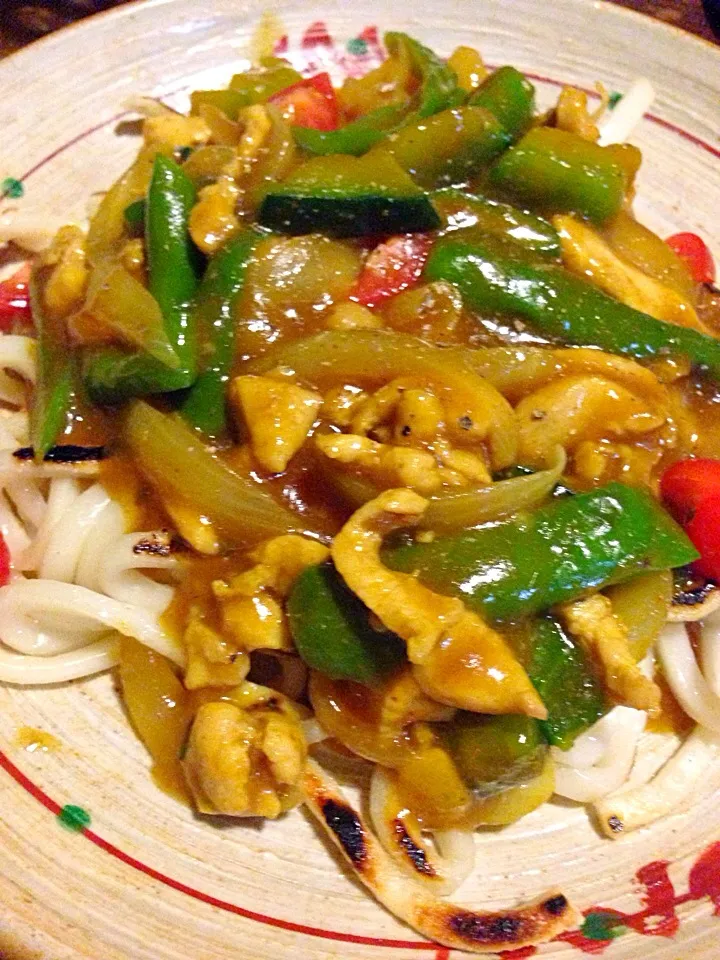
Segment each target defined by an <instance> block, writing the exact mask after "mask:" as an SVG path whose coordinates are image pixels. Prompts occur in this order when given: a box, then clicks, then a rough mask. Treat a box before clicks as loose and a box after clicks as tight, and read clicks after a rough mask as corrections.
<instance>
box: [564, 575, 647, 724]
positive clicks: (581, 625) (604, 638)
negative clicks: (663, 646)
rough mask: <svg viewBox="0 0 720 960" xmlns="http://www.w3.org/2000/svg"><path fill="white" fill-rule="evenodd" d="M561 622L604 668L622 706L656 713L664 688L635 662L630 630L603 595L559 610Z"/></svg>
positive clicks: (609, 684) (579, 601) (609, 685)
mask: <svg viewBox="0 0 720 960" xmlns="http://www.w3.org/2000/svg"><path fill="white" fill-rule="evenodd" d="M559 614H560V619H561V620H562V622H563V623H564V625H565V626H566V627H567V629H568V630H569V631H570V633H571V634H572V635H573V636H574V637H577V639H578V640H579V641H580V642H581V643H582V644H583V645H584V646H585V647H586V648H587V649H588V651H589V652H590V653H591V654H592V656H593V657H594V658H595V660H597V662H598V664H599V665H600V667H601V668H602V671H603V675H604V679H605V684H606V686H607V688H608V690H609V691H610V692H611V693H612V694H614V695H615V696H616V697H617V699H618V700H619V701H620V703H622V704H624V705H625V706H628V707H635V708H636V709H637V710H647V711H649V712H650V713H651V714H652V713H656V712H657V710H658V709H659V707H660V688H659V687H658V686H657V684H656V683H654V682H653V681H652V680H650V679H648V677H646V676H645V674H644V673H643V672H642V671H641V670H640V667H639V666H638V665H637V663H636V662H635V660H634V659H633V657H632V655H631V653H630V648H629V646H628V638H627V631H626V630H625V627H624V626H623V625H622V624H621V623H620V621H619V620H618V618H617V617H616V616H615V614H614V613H613V610H612V603H611V602H610V600H609V599H608V598H607V597H605V596H603V595H602V594H601V593H596V594H593V596H591V597H586V598H585V599H583V600H573V601H572V602H570V603H565V604H563V605H562V606H561V607H560V608H559Z"/></svg>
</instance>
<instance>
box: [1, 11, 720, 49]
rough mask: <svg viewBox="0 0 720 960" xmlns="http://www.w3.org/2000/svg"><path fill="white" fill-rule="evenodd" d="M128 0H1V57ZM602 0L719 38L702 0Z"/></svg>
mask: <svg viewBox="0 0 720 960" xmlns="http://www.w3.org/2000/svg"><path fill="white" fill-rule="evenodd" d="M127 2H131V0H0V56H1V55H2V54H4V53H8V52H10V51H11V50H14V49H17V47H20V46H23V45H24V44H26V43H29V42H30V41H31V40H34V39H35V38H37V37H40V36H43V35H44V34H46V33H50V32H51V31H53V30H57V29H58V28H60V27H63V26H66V25H67V24H69V23H72V22H73V21H75V20H79V19H81V18H82V17H86V16H88V15H89V14H92V13H97V12H98V11H100V10H107V9H109V8H110V7H113V6H117V5H118V3H127ZM605 2H608V3H610V2H618V3H621V4H622V5H623V6H625V7H631V8H632V9H634V10H639V11H640V12H641V13H645V14H649V15H650V16H653V17H656V18H658V19H659V20H664V21H665V22H666V23H670V24H672V25H673V26H676V27H682V28H683V29H685V30H690V31H692V32H693V33H696V34H698V35H700V36H702V37H705V38H706V39H708V40H713V39H714V40H715V41H716V42H718V40H720V34H715V35H714V34H713V31H712V29H711V27H710V25H709V23H708V20H707V17H706V15H705V12H704V10H703V2H702V0H605ZM705 7H706V9H707V11H708V12H711V11H712V10H713V8H715V9H716V10H717V12H718V23H720V0H705Z"/></svg>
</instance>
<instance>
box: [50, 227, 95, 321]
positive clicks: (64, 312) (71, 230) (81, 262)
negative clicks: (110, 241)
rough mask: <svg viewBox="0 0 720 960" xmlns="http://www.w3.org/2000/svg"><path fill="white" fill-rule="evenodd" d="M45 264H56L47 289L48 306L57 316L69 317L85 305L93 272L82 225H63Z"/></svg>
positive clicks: (53, 314) (51, 312)
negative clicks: (83, 303) (89, 266)
mask: <svg viewBox="0 0 720 960" xmlns="http://www.w3.org/2000/svg"><path fill="white" fill-rule="evenodd" d="M43 264H44V265H46V266H52V267H53V270H52V272H51V273H50V276H49V277H48V279H47V283H46V284H45V288H44V290H43V300H44V303H45V307H46V309H47V311H48V313H50V314H52V316H54V317H66V316H68V314H70V313H72V312H73V311H74V310H77V309H78V308H79V307H80V306H81V304H82V302H83V300H84V299H85V291H86V289H87V284H88V278H89V276H90V271H89V269H88V265H87V258H86V255H85V234H84V232H83V231H82V230H81V229H80V227H76V226H66V227H61V228H60V230H58V232H57V235H56V236H55V239H54V240H53V242H52V246H51V247H50V249H49V250H48V252H47V253H46V254H45V255H44V257H43Z"/></svg>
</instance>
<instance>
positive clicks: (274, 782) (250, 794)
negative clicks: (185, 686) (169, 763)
mask: <svg viewBox="0 0 720 960" xmlns="http://www.w3.org/2000/svg"><path fill="white" fill-rule="evenodd" d="M229 696H230V698H231V699H230V700H227V701H220V702H212V703H206V704H203V705H202V706H201V707H200V709H199V710H198V712H197V714H196V716H195V721H194V723H193V726H192V730H191V732H190V738H189V740H188V748H187V752H186V754H185V758H184V760H183V770H184V772H185V778H186V780H187V782H188V786H189V787H190V790H191V792H192V795H193V799H194V800H195V803H196V806H197V808H198V810H200V811H201V812H202V813H220V814H226V815H229V816H236V817H251V816H259V817H267V818H270V819H274V818H275V817H278V816H279V815H280V814H281V813H283V812H285V811H286V810H288V809H290V808H291V807H293V806H295V804H296V803H297V802H298V800H299V794H298V789H297V788H298V785H299V783H300V780H301V778H302V776H303V774H304V769H305V760H306V756H307V747H306V744H305V738H304V736H303V732H302V726H301V724H300V719H299V717H298V715H297V714H296V712H295V710H294V709H293V707H292V706H291V705H290V703H289V702H288V701H287V700H286V699H285V698H284V697H282V696H281V695H280V694H278V693H276V692H275V691H274V690H270V689H268V688H266V687H260V686H258V685H257V684H254V683H248V682H247V681H246V682H245V683H244V684H243V685H242V686H241V687H239V688H238V689H237V690H235V691H233V692H232V693H231V694H230V695H229Z"/></svg>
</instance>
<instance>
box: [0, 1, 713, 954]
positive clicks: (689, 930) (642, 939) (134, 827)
mask: <svg viewBox="0 0 720 960" xmlns="http://www.w3.org/2000/svg"><path fill="white" fill-rule="evenodd" d="M267 6H268V4H267V3H266V2H265V0H262V2H261V0H258V2H254V0H206V2H203V3H198V2H195V0H149V2H147V3H140V4H137V5H136V4H132V5H129V6H127V7H122V8H120V9H118V10H117V11H115V12H114V13H111V14H106V15H104V16H101V17H99V18H94V19H92V20H90V21H86V22H85V23H83V24H81V25H80V26H77V27H75V28H73V29H70V30H68V31H63V32H61V33H60V34H58V35H56V36H52V37H50V38H49V39H46V40H44V41H42V42H40V43H38V44H37V45H35V46H33V47H31V48H29V49H27V50H25V51H23V52H21V53H19V54H17V55H15V56H14V57H12V58H10V59H9V60H8V61H6V62H4V63H2V64H0V97H1V100H0V129H1V130H2V138H3V146H2V151H1V152H0V181H1V180H4V179H5V178H12V179H10V180H8V181H7V183H6V187H9V193H10V194H17V193H19V192H20V191H19V189H18V188H17V184H16V183H15V182H14V180H16V179H19V180H21V181H22V183H23V186H24V196H22V197H17V196H12V195H6V196H5V197H4V199H3V200H2V205H1V207H0V213H2V211H3V210H7V208H9V207H12V206H15V205H18V204H20V205H22V206H23V207H24V208H25V209H26V210H28V211H33V212H38V213H41V214H43V215H46V216H51V217H58V216H59V217H65V216H69V217H82V216H83V215H84V211H85V209H86V203H87V200H88V197H89V196H90V195H91V194H92V193H93V191H97V190H101V189H103V188H104V187H106V186H107V185H108V184H109V183H110V181H111V180H113V179H114V177H115V176H116V175H117V174H118V173H119V172H120V171H121V170H122V169H123V168H124V166H125V165H126V164H127V162H128V160H129V158H130V157H131V155H132V153H133V151H134V149H135V146H136V144H135V141H134V138H133V137H132V136H130V135H129V133H128V129H127V127H123V126H122V125H121V126H118V123H119V121H120V120H121V119H122V109H123V108H122V103H123V101H124V100H125V99H126V98H127V97H128V96H129V95H132V94H140V93H151V94H155V95H158V96H163V97H166V98H169V99H170V100H171V102H173V103H175V104H182V102H183V99H184V97H185V94H184V92H183V91H186V90H187V89H191V88H192V87H197V86H208V85H212V84H215V83H218V82H222V81H224V80H226V79H227V78H228V77H229V76H230V74H231V73H233V72H235V71H237V70H238V69H242V68H244V67H245V66H246V65H247V57H248V54H249V51H250V43H251V37H252V36H253V33H254V30H255V27H256V24H257V21H258V18H259V15H260V13H261V11H262V9H263V8H265V7H267ZM393 6H394V12H392V13H390V12H389V10H390V5H389V4H386V3H383V2H380V0H366V2H365V3H362V4H359V3H350V2H330V0H323V2H322V3H320V4H315V3H310V2H306V0H295V2H293V3H292V4H287V5H286V4H278V5H274V6H273V8H272V9H273V11H274V13H275V14H276V16H277V17H278V18H279V20H280V21H281V23H282V24H283V28H284V31H285V32H286V33H287V36H288V40H287V50H288V55H290V56H291V57H293V58H294V59H296V60H297V61H298V63H301V64H303V65H304V66H305V67H309V68H310V67H311V68H312V69H316V68H317V67H318V66H319V65H321V64H322V65H323V67H324V66H326V65H327V66H330V68H331V69H333V70H336V71H337V73H338V74H341V73H343V72H346V73H347V72H349V71H352V72H361V71H362V70H364V69H366V68H367V66H368V63H369V62H371V61H372V59H373V57H374V56H376V55H377V48H376V36H377V32H376V30H375V29H374V26H373V25H375V24H377V25H379V27H380V29H384V28H385V27H393V28H396V29H406V30H408V31H410V32H412V33H413V34H415V35H417V36H419V37H420V38H422V39H424V40H426V41H427V42H429V43H431V44H432V46H433V47H435V48H436V49H437V50H439V51H441V52H443V53H449V52H450V51H451V49H452V48H453V47H454V46H455V45H456V44H459V43H461V42H466V43H470V44H473V45H477V46H478V47H480V49H481V50H482V51H483V53H484V55H485V57H486V59H487V60H488V61H489V62H490V63H491V64H501V63H504V62H510V63H513V64H516V65H517V66H519V67H520V68H521V69H523V70H525V71H527V72H528V73H530V74H531V75H532V76H533V77H535V78H536V79H537V81H538V86H539V88H540V90H541V92H542V95H543V96H545V97H546V98H547V99H548V100H549V98H550V96H551V95H552V94H553V93H554V92H556V91H557V88H558V87H559V86H560V85H561V84H562V83H565V82H572V83H575V84H579V85H581V86H583V87H592V85H593V83H594V81H595V80H596V79H600V80H602V81H603V82H604V83H605V84H606V85H607V86H609V87H610V88H611V89H619V90H622V89H623V88H625V87H626V86H627V85H628V83H629V82H630V81H631V80H632V78H633V77H635V76H637V75H639V74H644V75H646V76H648V77H649V78H651V80H652V81H653V82H654V84H655V85H656V87H657V89H658V91H659V97H658V100H657V103H656V104H655V106H654V107H653V113H652V116H650V117H648V118H647V119H646V120H645V121H644V122H643V123H642V125H641V126H640V128H639V130H638V132H637V136H636V142H637V143H638V144H639V145H640V146H641V147H642V149H643V152H644V154H645V163H644V166H643V170H642V174H641V178H640V191H639V194H640V201H639V211H640V214H641V216H642V217H643V218H644V219H645V220H646V222H648V223H649V224H650V225H651V226H653V227H654V228H656V229H657V230H658V231H659V232H661V233H669V232H672V231H674V230H677V229H679V228H683V229H689V230H694V231H697V232H699V233H702V234H703V235H704V236H705V237H707V238H708V239H709V240H710V242H711V243H713V242H714V244H715V248H716V252H717V251H718V248H720V227H719V226H718V217H717V211H718V207H719V206H720V175H719V173H718V170H719V166H718V160H719V158H720V149H719V146H718V138H717V132H718V128H719V127H720V51H718V50H717V49H715V48H713V47H711V46H710V45H709V44H704V43H702V42H700V41H698V40H695V39H693V38H691V37H690V36H687V35H685V34H682V33H680V32H678V31H675V30H673V29H671V28H668V27H666V26H662V25H660V24H657V23H654V22H652V21H650V20H647V19H644V18H642V17H640V16H637V15H634V14H630V13H628V12H626V11H624V10H621V9H619V8H617V7H611V6H610V5H606V4H604V3H592V2H589V0H553V2H552V3H543V4H539V3H536V2H534V0H446V2H439V0H414V2H413V3H412V4H408V5H407V6H404V5H399V4H396V5H393ZM319 21H322V22H319ZM23 726H29V727H34V728H40V729H41V730H44V731H47V732H49V733H51V734H53V735H54V736H55V737H57V739H58V741H59V743H60V746H59V748H58V749H56V750H52V751H48V752H44V751H42V750H34V751H28V750H27V749H25V748H23V746H22V743H21V741H20V740H19V739H18V731H19V729H20V728H21V727H23ZM646 746H647V747H648V750H649V753H648V760H647V762H655V763H656V764H657V763H658V762H659V759H660V758H659V756H658V754H657V750H658V749H660V748H659V746H658V744H657V743H653V742H652V740H651V738H650V742H649V743H646ZM653 758H654V759H653ZM0 768H1V769H0V956H2V957H3V958H5V960H10V958H12V960H20V958H23V960H24V958H28V960H29V958H34V960H35V958H37V960H40V958H42V960H80V958H88V960H142V958H147V960H225V958H233V960H264V958H275V960H277V958H281V957H282V958H286V957H292V958H293V960H296V958H297V960H304V958H308V960H309V958H315V960H321V958H322V960H328V958H330V957H338V958H339V957H343V958H361V957H362V958H377V960H390V958H396V960H401V958H403V960H412V958H421V957H431V958H432V957H435V958H437V960H439V958H443V957H444V958H447V957H449V956H450V954H449V953H448V951H447V950H444V949H441V948H438V947H436V946H434V945H432V944H429V943H426V942H423V941H422V940H421V939H420V938H419V937H418V936H417V935H416V934H414V933H413V932H412V931H410V930H408V929H407V928H405V927H403V926H402V925H401V924H399V923H398V922H396V921H395V920H394V919H393V918H392V917H391V916H390V915H388V914H387V913H385V912H384V911H383V910H382V909H381V908H380V907H378V906H377V905H376V904H375V903H374V901H373V900H372V899H370V898H369V897H368V896H366V895H365V893H364V892H363V891H362V890H361V889H360V888H359V887H358V886H357V885H356V884H355V883H354V882H353V881H352V880H351V879H350V878H349V877H348V876H347V874H346V873H345V872H344V870H343V868H342V866H340V864H339V863H338V861H337V860H336V858H335V857H334V855H333V854H332V852H331V851H330V850H329V849H328V847H327V846H326V844H325V843H324V841H323V840H322V838H321V837H320V836H319V834H318V833H317V831H316V830H315V829H314V827H313V825H312V824H311V823H310V822H309V821H308V819H307V818H306V817H305V816H304V815H303V813H302V811H295V812H293V813H292V814H291V815H289V816H288V817H286V818H285V819H284V820H282V821H280V822H277V823H266V824H263V825H262V826H258V824H257V823H255V822H249V823H242V822H239V823H238V822H229V821H222V822H220V823H218V822H210V820H209V819H208V818H198V817H194V816H193V815H192V813H191V812H190V811H188V810H186V809H185V808H183V807H181V806H179V805H177V804H176V803H175V802H174V801H173V800H171V799H170V798H168V797H167V796H165V795H164V794H162V793H160V792H159V791H158V790H157V789H156V787H155V786H154V785H153V783H152V781H151V780H150V777H149V776H148V758H147V756H146V755H145V753H144V751H143V749H142V747H141V746H140V744H139V743H138V742H137V741H136V740H135V738H134V736H133V734H132V733H131V731H130V728H129V726H128V723H127V720H126V717H125V715H124V713H123V709H122V706H121V704H120V701H119V699H118V696H117V693H116V690H115V687H114V685H113V678H112V677H111V676H101V677H97V678H95V679H93V680H91V681H87V682H83V683H76V684H69V685H67V686H58V687H55V688H51V689H47V688H46V689H18V688H15V689H13V688H7V687H6V688H4V689H0ZM719 786H720V770H717V771H716V775H715V776H713V777H710V778H708V780H707V782H706V784H705V787H704V789H703V791H701V792H700V793H698V794H697V795H693V796H689V797H688V798H687V808H686V810H685V811H684V812H678V813H676V814H675V815H673V816H670V817H667V818H666V819H664V820H662V821H660V822H658V823H656V824H654V825H653V826H651V827H649V828H646V829H643V830H640V831H638V832H637V833H635V834H632V835H630V836H628V837H626V838H624V839H622V840H619V841H617V842H613V841H609V840H605V839H601V837H600V836H599V835H598V833H597V832H596V831H595V829H594V828H593V826H592V824H591V823H590V822H589V820H588V817H587V815H586V813H585V811H584V809H583V808H582V807H578V806H574V805H570V804H562V805H560V804H557V805H547V806H546V807H544V808H543V809H542V810H540V811H536V812H535V813H534V814H533V815H531V816H529V817H527V818H526V819H524V820H522V821H521V822H520V823H518V824H516V825H515V826H513V827H511V828H509V829H506V830H503V831H502V832H488V833H486V834H484V835H482V836H481V837H480V838H479V841H478V861H477V868H476V871H475V873H474V875H473V876H472V877H471V878H470V879H469V880H468V881H467V882H466V883H465V884H464V886H463V887H462V888H461V889H460V891H459V893H458V895H457V899H458V900H460V901H462V902H464V903H467V904H468V905H473V906H481V905H482V906H486V907H499V906H501V905H504V904H507V903H510V902H511V901H513V900H515V899H517V898H525V897H527V896H529V895H533V894H536V893H539V892H541V891H542V890H543V889H546V888H548V887H551V886H555V885H561V886H562V888H563V889H564V890H565V891H566V892H567V894H568V895H569V896H571V898H572V899H573V901H574V902H575V903H576V904H577V906H578V907H579V908H580V909H581V910H582V911H583V912H584V913H585V922H584V923H583V926H582V929H581V930H578V931H575V932H572V933H570V934H568V935H565V936H564V937H563V939H562V942H556V943H553V944H549V945H547V946H546V947H543V948H542V949H541V950H540V951H538V953H539V954H540V955H542V956H544V957H545V956H547V957H553V958H554V957H558V958H560V957H563V958H566V957H567V958H570V957H572V956H573V955H578V956H579V955H580V952H584V953H588V954H594V953H604V952H605V951H606V952H607V957H608V958H609V960H629V958H653V960H655V958H667V960H686V958H688V957H690V956H692V957H693V958H695V960H702V958H704V960H711V958H717V957H718V956H720V919H718V917H717V916H716V915H715V914H716V913H720V843H717V841H718V840H720V804H718V797H719V796H720V794H718V792H717V791H718V787H719ZM66 805H76V806H78V807H81V808H83V810H85V811H87V813H88V815H89V818H90V819H89V820H88V819H87V818H86V819H83V818H82V817H81V816H79V814H78V811H74V812H75V817H74V818H73V817H72V816H70V817H69V816H68V810H67V809H65V811H64V817H59V816H58V815H59V814H60V813H61V812H62V811H63V808H66ZM70 813H71V814H72V813H73V811H72V810H70ZM63 819H65V820H66V821H67V820H69V821H70V827H72V826H74V827H75V829H74V830H72V829H69V828H68V827H67V825H66V826H65V828H64V827H63V824H62V820H63ZM600 908H605V909H609V910H612V911H615V914H614V916H613V917H612V918H611V920H608V919H607V914H603V913H602V909H600ZM533 953H534V951H532V950H530V951H519V952H515V953H514V954H512V955H509V954H508V955H506V956H507V957H509V956H512V957H513V958H515V960H518V958H519V957H520V956H522V957H527V956H531V955H532V954H533ZM453 956H456V955H453ZM457 956H459V955H457Z"/></svg>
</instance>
